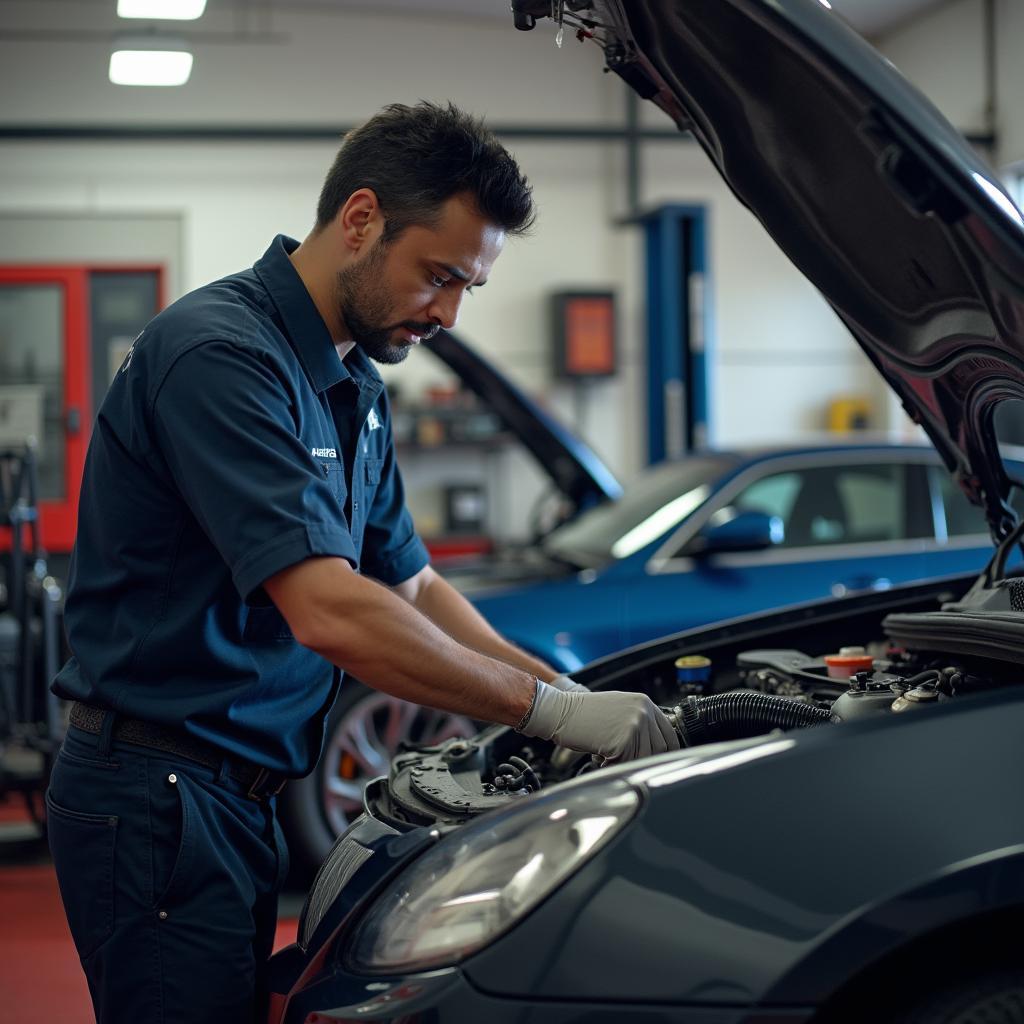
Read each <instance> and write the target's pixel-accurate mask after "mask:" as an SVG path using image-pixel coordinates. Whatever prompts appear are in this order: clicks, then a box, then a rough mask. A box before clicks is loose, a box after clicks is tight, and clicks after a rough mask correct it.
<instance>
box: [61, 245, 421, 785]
mask: <svg viewBox="0 0 1024 1024" xmlns="http://www.w3.org/2000/svg"><path fill="white" fill-rule="evenodd" d="M297 245H298V243H297V242H295V241H294V240H292V239H289V238H285V237H284V236H278V237H277V238H276V239H275V240H274V241H273V243H272V244H271V246H270V248H269V249H268V250H267V252H266V254H265V255H264V256H263V258H262V259H261V260H260V261H259V262H258V263H257V264H256V265H255V267H254V268H253V269H252V270H248V271H243V272H242V273H239V274H235V275H234V276H232V277H228V278H225V279H223V280H221V281H217V282H214V283H213V284H210V285H207V286H205V287H203V288H200V289H198V290H197V291H194V292H192V293H190V294H189V295H186V296H185V297H184V298H182V299H180V300H179V301H178V302H176V303H174V304H173V305H171V306H169V307H168V308H167V309H166V310H164V311H163V312H162V313H160V314H159V315H158V316H157V317H156V318H155V319H154V320H153V321H152V322H151V323H150V324H149V325H148V326H147V327H146V329H145V330H144V331H143V332H142V334H140V335H139V337H138V338H137V339H136V341H135V343H134V345H133V346H132V348H131V351H130V352H129V354H128V356H127V358H126V360H125V362H124V364H123V365H122V367H121V368H120V370H119V371H118V373H117V375H116V376H115V378H114V381H113V383H112V384H111V387H110V390H109V391H108V393H107V396H106V398H105V399H104V401H103V404H102V406H101V408H100V412H99V415H98V417H97V420H96V423H95V425H94V428H93V434H92V438H91V440H90V443H89V453H88V456H87V459H86V467H85V476H84V479H83V484H82V492H81V498H80V502H79V513H78V535H77V539H76V543H75V550H74V554H73V556H72V563H71V572H70V579H69V587H68V596H67V601H66V606H65V626H66V628H67V633H68V640H69V645H70V648H71V651H72V655H73V656H72V657H71V659H70V660H69V661H68V663H67V664H66V665H65V666H64V667H63V668H62V669H61V671H60V673H59V674H58V676H57V679H56V681H55V683H54V692H55V693H57V694H58V695H59V696H61V697H65V698H69V699H77V700H83V701H86V702H88V703H90V704H95V705H99V706H101V707H107V708H114V709H116V710H118V711H120V712H122V713H124V714H125V715H128V716H130V717H134V718H141V719H146V720H149V721H154V722H160V723H163V724H168V725H173V726H177V727H179V728H184V729H185V730H187V731H188V732H190V733H192V734H193V735H195V736H197V737H200V738H201V739H204V740H207V741H209V742H212V743H214V744H216V745H218V746H220V747H221V748H222V749H224V750H225V753H227V754H234V755H236V756H240V757H244V758H247V759H249V760H252V761H255V762H257V763H259V764H262V765H265V766H267V767H268V768H271V769H273V770H276V771H282V772H286V773H288V774H291V775H301V774H304V773H306V772H308V771H310V770H311V769H312V767H313V765H314V764H315V763H316V759H317V757H318V755H319V752H320V747H321V745H322V742H323V721H324V718H325V717H326V714H327V711H328V710H329V709H330V705H331V703H332V701H333V698H334V696H335V695H336V693H337V685H338V683H339V681H340V673H339V672H338V671H337V670H336V669H335V668H334V667H333V666H331V665H330V664H329V663H328V662H326V661H325V660H324V659H322V658H321V657H320V656H319V655H317V654H315V653H314V652H313V651H310V650H309V649H307V648H304V647H302V646H301V645H300V644H298V643H297V642H296V641H295V640H294V638H293V637H292V635H291V632H290V630H289V629H288V625H287V623H286V622H285V620H284V618H283V617H282V616H281V614H280V613H279V612H278V611H277V609H276V608H275V607H274V606H273V605H272V603H271V602H270V601H269V599H268V598H267V595H266V593H265V591H264V590H263V586H262V584H263V582H264V580H266V579H267V578H269V577H270V576H272V575H273V574H275V573H277V572H279V571H281V570H282V569H286V568H288V567H289V566H291V565H295V564H297V563H299V562H301V561H303V560H304V559H307V558H310V557H314V556H336V557H340V558H344V559H346V560H347V561H348V562H349V563H351V565H352V566H353V567H354V568H356V569H357V570H359V571H361V572H363V573H365V574H367V575H370V576H373V577H374V578H375V579H378V580H380V581H381V582H383V583H385V584H388V585H394V584H397V583H400V582H402V581H404V580H406V579H408V578H410V577H411V576H413V575H415V573H417V572H418V571H419V570H420V569H422V568H423V567H424V566H425V565H426V564H427V561H428V558H427V553H426V550H425V548H424V546H423V544H422V542H421V541H420V539H419V538H418V536H417V535H416V532H415V529H414V527H413V523H412V520H411V518H410V516H409V513H408V511H407V510H406V507H405V495H404V491H403V487H402V480H401V476H400V474H399V471H398V467H397V465H396V463H395V453H394V445H393V442H392V436H391V420H390V415H389V408H388V401H387V393H386V391H385V390H384V387H383V383H382V381H381V378H380V376H379V374H378V373H377V372H376V370H375V369H374V368H373V366H372V364H371V363H370V361H369V360H368V359H367V358H366V357H365V355H364V354H363V353H362V351H361V350H360V349H359V348H358V346H357V347H356V348H354V349H353V350H352V351H351V352H350V353H349V354H348V356H347V357H346V358H345V360H344V361H342V360H341V359H340V358H339V356H338V353H337V350H336V349H335V347H334V344H333V342H332V340H331V337H330V334H329V332H328V331H327V328H326V326H325V324H324V322H323V320H322V318H321V317H320V315H319V313H318V312H317V309H316V307H315V305H314V304H313V301H312V299H311V298H310V296H309V293H308V292H307V291H306V289H305V286H304V285H303V283H302V281H301V279H300V278H299V276H298V274H297V272H296V271H295V269H294V267H293V266H292V264H291V261H290V260H289V258H288V255H289V253H290V252H292V251H294V249H295V248H296V247H297Z"/></svg>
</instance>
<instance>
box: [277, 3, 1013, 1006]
mask: <svg viewBox="0 0 1024 1024" xmlns="http://www.w3.org/2000/svg"><path fill="white" fill-rule="evenodd" d="M511 6H512V11H513V17H514V20H515V24H516V26H517V27H518V28H523V29H528V28H531V27H533V25H534V24H535V23H536V22H538V21H542V20H543V19H544V18H547V17H549V16H550V17H553V18H554V19H555V20H556V21H557V22H558V23H559V24H558V26H557V31H562V29H563V27H564V25H567V26H568V28H569V30H570V33H572V32H575V31H576V30H577V29H580V30H581V31H580V36H581V38H582V39H589V38H592V39H593V40H594V42H595V43H596V44H597V45H596V47H595V49H598V50H599V51H600V55H601V56H603V58H604V64H605V68H606V69H607V70H608V71H611V72H613V73H615V74H618V75H620V76H621V77H622V78H623V79H624V80H625V81H626V82H627V83H628V84H629V85H630V86H631V87H632V88H634V89H636V90H637V92H638V93H639V94H640V95H641V96H642V97H644V98H646V99H650V100H652V101H653V102H655V103H656V104H657V105H658V106H659V107H661V108H662V109H663V110H664V111H665V112H666V113H667V114H668V115H669V116H671V117H672V119H673V120H674V121H675V123H676V124H677V125H678V126H679V127H680V129H682V130H687V131H690V132H692V134H693V135H694V137H695V138H696V141H697V142H698V143H699V144H700V145H701V147H702V148H703V149H704V150H705V152H706V154H707V156H708V158H709V159H710V160H711V161H712V163H713V164H714V165H715V167H716V168H717V169H718V171H719V172H720V173H721V175H722V176H723V178H724V179H725V181H726V182H727V184H728V185H729V187H730V188H731V189H732V190H733V192H734V193H735V194H736V196H737V197H738V198H739V199H740V201H742V202H743V203H745V204H746V205H747V206H748V207H749V208H750V209H751V211H752V212H753V214H754V215H755V216H756V217H757V218H758V220H760V221H761V223H762V224H764V226H765V227H766V229H767V230H768V231H769V232H770V233H771V235H772V236H773V237H774V238H775V240H776V241H777V242H778V244H779V245H780V246H781V247H782V249H783V250H784V251H785V252H786V253H787V255H788V256H789V257H790V258H791V259H792V261H793V263H794V264H795V265H796V266H797V267H798V268H799V269H800V270H801V271H802V272H803V273H804V274H805V275H806V276H807V277H808V279H809V280H810V281H811V282H812V283H813V284H814V285H815V286H816V287H817V288H818V289H819V290H820V291H821V293H822V294H823V295H824V296H825V298H826V299H827V300H828V301H829V302H830V303H831V304H832V306H833V307H834V308H835V310H836V311H837V313H838V315H839V316H840V317H841V318H842V319H843V321H844V323H846V324H847V325H848V327H849V328H850V331H851V333H852V334H853V336H854V337H855V339H856V340H857V342H858V343H859V344H860V346H861V347H862V348H863V350H864V352H865V354H866V356H867V357H868V358H869V359H870V360H871V362H872V363H873V364H874V365H875V367H876V368H877V369H878V371H879V372H880V373H881V375H882V376H883V378H884V379H885V380H886V382H887V383H888V385H889V386H890V387H891V388H892V389H893V390H894V391H895V393H896V394H897V395H898V396H899V398H900V400H901V401H902V403H903V405H904V406H905V408H906V409H907V410H908V412H909V413H910V414H911V415H912V416H913V417H914V418H915V419H916V420H917V421H918V422H919V423H921V425H922V427H923V428H924V430H925V432H926V433H927V434H928V436H929V438H930V439H931V441H932V443H933V444H934V446H935V450H936V452H937V456H935V457H934V459H933V458H932V457H931V456H930V455H929V454H928V453H926V452H924V451H921V450H918V449H900V450H893V449H884V448H883V449H874V450H867V451H865V450H863V449H861V450H858V451H847V450H844V451H840V450H836V449H831V450H824V451H822V450H818V451H804V452H790V453H774V454H767V455H762V456H760V457H758V458H756V459H754V458H751V457H742V456H707V457H702V458H698V459H697V460H695V461H694V462H687V463H683V464H681V465H680V466H678V467H666V468H665V469H663V470H658V471H655V472H654V473H653V474H652V475H651V476H650V477H649V478H647V479H646V480H645V481H644V482H643V484H642V485H641V486H640V487H639V488H638V489H637V490H635V491H631V492H630V494H629V496H628V497H627V498H626V499H625V500H624V502H623V503H619V504H609V505H608V506H607V507H606V508H597V509H595V510H594V511H593V512H589V513H583V514H581V515H580V516H579V517H578V518H577V519H576V521H575V522H573V523H571V524H568V525H566V526H565V527H564V528H563V530H564V532H563V531H556V534H557V533H561V534H562V536H561V539H560V541H559V542H558V543H556V544H555V545H554V546H553V543H552V538H550V537H549V538H548V539H547V540H546V541H545V543H544V547H545V549H546V550H547V553H548V556H549V557H550V558H554V559H560V560H562V561H565V562H569V563H571V565H572V573H573V575H572V576H571V577H569V576H565V577H563V578H562V579H561V580H555V581H554V582H549V583H548V584H547V585H546V586H543V587H542V586H540V585H537V586H536V587H533V588H531V589H530V590H528V591H527V592H525V593H523V594H521V595H520V597H519V599H518V600H519V601H521V602H524V603H529V605H530V606H531V607H530V609H529V611H524V610H522V608H523V605H522V604H520V605H519V606H518V608H519V609H520V610H518V611H516V610H514V606H513V604H512V602H513V598H512V597H511V596H508V597H506V598H501V597H499V596H497V595H494V596H492V597H491V598H489V599H488V600H489V601H492V602H495V603H494V604H492V605H489V606H487V607H488V609H489V610H491V611H493V612H494V613H495V618H498V613H499V612H500V611H501V610H502V606H500V605H499V604H497V602H499V601H502V600H504V601H506V602H507V605H506V606H505V607H506V609H507V610H508V617H507V619H506V620H505V621H504V623H503V625H504V626H505V628H508V629H511V628H512V627H514V626H515V624H516V622H517V621H519V620H520V619H521V620H522V622H524V623H527V624H528V625H529V630H526V628H525V627H524V631H523V632H522V633H521V634H520V638H521V639H522V640H523V641H524V642H527V641H528V640H529V638H530V637H531V636H538V637H541V638H543V637H545V636H547V635H549V634H551V633H553V631H555V630H558V631H564V632H565V633H566V634H567V636H566V637H563V638H562V639H563V640H565V641H566V642H565V643H562V644H558V646H560V647H563V648H565V649H571V650H572V651H573V652H574V653H573V657H575V658H580V659H582V658H586V657H590V656H591V655H592V653H593V652H594V651H596V650H597V649H598V647H600V646H602V645H607V646H614V644H615V643H616V642H621V640H620V641H617V640H616V639H615V637H610V636H599V635H598V634H599V633H600V632H601V631H602V630H604V631H605V632H607V633H614V634H615V635H616V636H617V637H619V638H624V639H625V641H626V642H627V643H631V642H632V641H633V639H634V634H633V633H632V632H631V631H633V630H636V629H646V628H648V624H647V622H646V621H645V623H644V625H643V626H640V625H639V623H640V621H641V620H642V619H647V618H649V619H650V622H651V623H652V624H653V625H651V626H650V628H651V629H652V630H654V631H657V630H661V629H668V630H671V631H672V632H671V633H670V635H668V636H665V637H662V638H660V639H657V640H651V641H648V642H646V643H641V644H639V645H637V646H633V647H630V648H629V649H627V650H624V651H619V652H615V653H612V654H609V655H607V656H605V657H603V658H600V659H598V660H597V661H594V662H591V663H590V664H588V665H587V666H586V667H584V668H582V669H580V670H579V671H578V672H577V673H575V678H576V679H577V681H578V682H579V683H580V684H582V685H584V686H586V687H589V688H591V689H594V690H602V689H607V690H632V691H634V692H639V693H644V694H646V695H648V696H649V697H650V698H651V699H652V700H653V701H655V703H656V704H658V705H659V706H660V707H662V709H663V711H664V713H665V715H666V717H667V723H666V725H667V727H669V728H672V729H674V730H675V731H676V734H677V736H678V739H679V743H680V749H678V750H675V751H671V752H668V753H665V754H661V755H657V756H654V757H650V758H643V759H640V760H636V761H627V762H624V763H620V764H615V765H604V764H597V763H595V761H594V760H592V759H591V758H590V756H589V755H587V754H582V753H578V752H575V751H572V750H570V749H567V748H564V747H558V746H555V745H554V744H552V743H551V742H547V741H538V740H534V739H530V740H528V739H527V738H526V737H524V736H522V735H520V734H518V733H517V732H516V731H515V730H513V729H511V728H507V727H503V726H492V727H490V728H487V729H485V730H483V731H482V732H480V733H478V734H476V735H474V736H473V737H471V738H469V739H449V740H446V741H444V742H439V743H434V744H429V743H422V744H416V745H412V746H407V747H405V748H404V749H402V750H401V751H399V752H398V753H397V754H396V755H395V756H394V757H393V758H392V759H391V761H390V763H389V765H388V766H387V772H386V774H385V776H384V777H382V778H379V779H377V780H376V781H374V782H373V783H372V784H371V785H369V786H368V787H367V788H366V792H365V797H364V801H363V811H362V813H361V814H360V815H359V817H358V818H357V819H356V820H355V821H353V822H352V825H351V828H350V830H349V831H348V832H347V833H346V834H345V835H344V836H343V837H341V839H339V841H338V842H337V844H336V845H335V847H334V848H333V849H332V851H331V853H330V855H329V856H328V859H327V860H326V861H325V863H324V865H323V868H322V869H321V871H320V872H319V874H318V876H317V878H316V881H315V882H314V884H313V887H312V888H311V890H310V892H309V895H308V897H307V901H306V905H305V907H304V910H303V914H302V917H301V919H300V924H299V932H298V941H297V943H296V944H295V945H293V946H291V947H289V948H287V949H285V950H282V951H281V952H279V953H278V954H277V955H276V956H275V957H274V958H273V959H272V960H271V975H272V976H271V980H270V982H271V983H270V987H271V992H272V999H271V1005H270V1010H269V1024H310V1022H312V1021H322V1022H328V1021H329V1022H332V1024H345V1022H354V1021H367V1020H370V1021H377V1022H385V1021H387V1022H390V1024H412V1022H423V1024H426V1022H431V1024H465V1022H470V1021H472V1022H476V1021H486V1022H488V1024H627V1022H628V1024H769V1022H771V1024H784V1022H785V1024H850V1022H855V1024H861V1022H864V1024H980V1022H983V1021H984V1022H1000V1024H1021V1022H1022V1021H1024V959H1022V955H1021V944H1020V936H1021V934H1022V928H1024V802H1022V801H1021V798H1020V790H1021V780H1022V779H1024V744H1022V742H1021V736H1022V735H1024V574H1021V572H1020V571H1019V568H1018V569H1017V570H1016V571H1014V570H1013V568H1012V566H1011V559H1014V558H1016V557H1019V555H1018V554H1017V553H1018V552H1019V550H1020V548H1021V546H1022V544H1024V520H1022V518H1021V516H1020V514H1019V512H1018V511H1017V509H1016V507H1015V495H1016V494H1019V492H1020V490H1021V483H1020V473H1019V465H1018V464H1014V463H1011V462H1010V461H1009V460H1008V457H1007V452H1006V450H1005V449H1003V448H1001V446H1000V443H999V442H1000V440H1001V439H1002V440H1006V439H1008V437H1009V434H1008V433H1007V432H1005V431H1003V430H1002V428H1003V427H1005V426H1006V423H1005V421H1004V420H1003V419H1002V413H1004V412H1007V411H1011V412H1012V408H1013V405H1014V403H1017V404H1018V405H1020V403H1021V402H1022V400H1024V217H1022V215H1021V213H1020V212H1019V211H1018V210H1017V209H1016V207H1015V206H1014V205H1013V203H1012V202H1011V200H1010V199H1009V197H1008V196H1007V195H1006V193H1005V191H1004V189H1003V188H1002V186H1001V185H1000V184H999V183H998V181H997V179H996V177H995V175H994V174H993V173H992V171H991V170H990V169H989V168H987V167H986V166H985V164H984V163H983V162H982V161H981V160H980V159H979V158H978V156H977V154H976V153H975V152H974V151H973V150H972V149H971V147H970V146H969V145H968V144H967V143H966V142H965V141H964V140H963V139H962V138H961V137H960V136H958V135H957V133H956V132H955V131H954V130H953V129H952V128H951V127H950V126H949V124H948V123H947V122H946V121H944V120H943V118H942V117H941V115H940V114H939V113H938V112H937V111H935V110H934V108H933V107H932V106H931V105H930V104H929V103H928V102H927V101H926V100H925V99H924V98H923V97H921V96H920V95H919V94H918V93H917V92H916V91H915V90H914V89H913V88H912V87H911V86H910V85H908V83H906V82H905V81H904V80H903V79H902V78H901V77H900V75H899V73H898V72H897V71H896V69H895V68H893V67H892V65H891V64H889V63H888V62H887V61H885V60H884V59H883V58H882V57H881V56H880V55H878V54H877V53H875V52H874V51H873V50H872V49H871V48H870V47H869V46H868V45H867V44H866V43H865V42H864V41H863V40H862V39H861V38H860V37H858V36H856V35H855V34H854V33H853V32H852V31H850V30H849V29H848V28H847V27H846V26H845V25H844V24H843V23H842V21H841V20H840V19H839V18H838V17H837V16H836V15H835V14H834V13H833V12H832V11H831V4H830V3H827V2H824V0H822V2H818V0H566V2H565V3H561V2H559V3H554V4H552V3H550V2H548V0H512V3H511ZM837 6H839V5H837ZM563 23H564V24H563ZM546 27H547V26H546ZM555 30H556V29H554V28H552V31H555ZM551 54H552V59H554V57H555V56H556V51H555V48H554V47H552V48H551ZM597 55H598V54H597V53H595V56H597ZM595 63H596V62H595ZM596 71H597V67H596V66H595V72H596ZM595 77H596V75H595ZM570 101H571V98H569V99H566V100H565V102H566V104H568V103H569V102H570ZM939 460H941V470H940V464H939ZM673 473H676V474H678V475H677V476H676V477H674V478H673V476H672V474H673ZM943 477H945V479H943ZM634 502H635V503H639V506H640V512H641V514H640V515H639V517H632V516H631V517H621V516H620V514H621V513H622V511H623V509H625V508H626V507H627V503H634ZM979 516H980V517H982V518H983V520H984V522H985V523H986V525H987V527H988V533H989V536H990V537H991V541H992V543H991V544H983V543H982V539H981V537H980V536H979V532H978V531H979V529H980V527H979V519H978V517H979ZM883 554H884V555H885V557H882V555H883ZM958 559H963V565H964V567H965V568H967V567H969V568H970V569H971V570H972V571H971V572H970V573H968V574H962V575H960V576H958V577H944V578H942V579H938V580H935V579H933V580H930V581H928V582H924V583H921V582H918V583H905V582H902V580H904V579H910V578H914V577H919V576H923V575H928V574H930V573H932V572H945V571H948V570H949V569H952V568H954V567H955V564H956V560H958ZM672 570H675V571H672ZM673 577H675V579H674V578H673ZM688 580H689V581H690V582H689V583H688V582H687V581H688ZM588 581H589V582H588ZM698 581H699V582H700V585H696V584H697V583H698ZM647 587H650V588H651V590H650V593H649V594H645V588H647ZM687 588H689V589H687ZM602 589H603V591H604V596H603V598H602V597H600V596H599V598H598V599H596V600H594V602H593V603H592V604H588V597H587V595H588V594H589V593H596V594H598V595H600V594H601V591H602ZM833 589H834V591H835V592H834V594H833V593H832V592H833ZM850 591H860V592H854V593H850ZM799 595H803V596H811V595H815V596H818V598H819V599H818V600H817V601H813V602H807V603H802V604H798V605H790V606H789V607H787V608H785V609H782V610H776V611H772V612H760V611H759V612H755V613H753V614H749V615H746V616H743V617H740V618H731V619H729V620H728V621H725V622H720V623H717V624H715V625H703V626H698V627H697V628H689V629H687V628H685V627H687V626H690V625H692V624H693V623H694V622H697V621H704V620H705V619H706V618H712V617H716V616H718V615H722V614H730V615H735V614H737V613H739V612H741V611H745V610H749V609H750V608H755V607H759V606H760V605H761V604H776V603H779V602H781V601H787V600H793V599H794V598H795V597H796V596H799ZM694 605H699V608H697V609H695V608H694ZM481 607H485V606H484V604H483V600H482V599H481ZM602 616H603V617H602ZM702 617H703V618H702ZM545 618H547V620H548V621H547V622H545V621H544V620H545ZM676 630H681V632H675V631H676ZM680 663H682V664H680ZM698 666H699V669H698Z"/></svg>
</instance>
